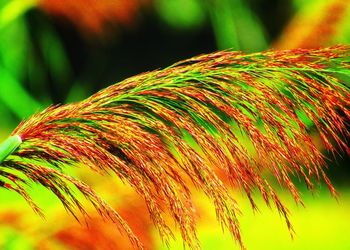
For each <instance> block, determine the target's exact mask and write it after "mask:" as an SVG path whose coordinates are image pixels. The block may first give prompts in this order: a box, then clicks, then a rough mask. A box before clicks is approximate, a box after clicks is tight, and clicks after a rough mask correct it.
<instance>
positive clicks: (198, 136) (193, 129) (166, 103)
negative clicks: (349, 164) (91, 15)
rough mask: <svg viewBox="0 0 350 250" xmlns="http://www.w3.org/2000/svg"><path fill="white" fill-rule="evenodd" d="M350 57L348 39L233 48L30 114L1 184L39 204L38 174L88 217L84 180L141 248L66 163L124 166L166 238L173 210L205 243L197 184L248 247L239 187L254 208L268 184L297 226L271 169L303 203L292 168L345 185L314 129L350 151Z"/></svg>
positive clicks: (0, 171)
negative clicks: (283, 47) (34, 188)
mask: <svg viewBox="0 0 350 250" xmlns="http://www.w3.org/2000/svg"><path fill="white" fill-rule="evenodd" d="M349 62H350V48H349V47H346V46H336V47H331V48H324V49H314V50H301V49H299V50H287V51H273V52H272V51H268V52H263V53H255V54H248V55H246V54H242V53H238V52H231V51H224V52H217V53H212V54H208V55H201V56H198V57H194V58H191V59H189V60H185V61H182V62H179V63H176V64H174V65H172V66H170V67H168V68H165V69H162V70H157V71H153V72H148V73H144V74H140V75H137V76H135V77H131V78H128V79H126V80H124V81H122V82H120V83H117V84H115V85H112V86H110V87H108V88H106V89H103V90H101V91H99V92H98V93H96V94H94V95H93V96H91V97H89V98H88V99H86V100H84V101H81V102H78V103H72V104H67V105H56V106H52V107H49V108H47V109H46V110H44V111H42V112H41V113H38V114H34V115H33V116H32V117H30V118H29V119H27V120H26V121H23V122H22V123H21V124H20V125H19V126H18V127H17V128H16V129H15V130H14V131H13V133H12V136H18V137H16V138H20V140H21V143H20V145H16V148H15V149H14V151H13V152H12V153H11V154H10V155H8V156H7V157H6V158H5V159H3V161H2V162H1V164H0V177H1V184H2V186H3V187H4V188H7V189H11V190H13V191H16V192H17V193H19V194H20V195H22V196H23V197H24V198H25V199H26V200H27V201H28V202H29V204H30V205H31V206H32V207H33V208H34V210H35V211H37V212H38V213H41V211H40V209H39V208H38V207H37V205H36V204H35V203H34V202H33V201H32V200H31V198H30V197H29V195H28V194H27V192H26V190H27V189H28V185H29V184H30V183H31V182H35V183H39V184H41V185H43V186H44V187H46V188H47V189H49V190H51V191H52V192H53V193H54V194H55V195H56V196H57V197H58V198H59V199H60V200H61V201H62V204H63V205H64V206H65V208H66V209H67V210H68V211H69V212H71V213H72V214H73V215H74V216H76V215H77V212H81V213H82V214H86V211H85V210H84V207H83V206H82V204H81V201H79V199H77V198H76V196H75V195H74V193H73V191H72V186H73V187H75V188H76V189H78V190H79V191H80V192H81V193H82V194H83V195H84V196H85V197H86V198H87V199H88V200H89V201H91V203H92V204H93V205H94V207H95V208H96V209H97V210H98V212H99V213H100V214H101V216H103V217H106V218H109V219H111V220H113V221H115V222H116V223H117V224H118V225H119V226H121V228H122V229H123V230H124V231H125V232H126V233H127V235H128V236H129V238H130V240H131V241H132V243H133V245H134V246H135V247H137V248H142V244H141V243H140V242H139V240H138V239H137V237H136V236H135V235H134V234H133V232H132V231H131V230H130V228H129V227H128V224H127V223H126V222H125V221H124V220H123V219H122V218H121V217H120V216H119V215H118V213H117V212H116V211H115V210H113V209H112V208H111V207H110V206H109V205H108V204H106V203H105V202H104V201H103V200H102V199H101V198H100V197H99V196H98V195H97V194H96V193H95V192H94V191H93V190H92V189H91V188H90V187H89V186H88V185H86V184H84V183H82V182H80V181H79V180H77V179H75V178H73V177H71V176H68V175H67V174H65V173H64V171H65V169H66V168H67V167H71V166H78V165H79V166H86V167H88V168H90V169H92V170H93V171H95V172H96V173H99V174H106V173H115V174H116V175H117V176H118V177H119V178H120V179H121V180H123V182H125V183H127V184H128V185H131V186H132V187H133V188H134V189H135V191H136V192H137V193H138V195H140V196H141V197H142V198H143V199H144V201H145V203H146V205H147V208H148V211H149V213H150V217H151V219H152V221H153V223H154V224H155V225H156V227H157V229H158V231H159V233H160V235H161V237H162V238H163V240H164V241H165V242H168V241H169V239H170V238H171V237H173V234H172V230H171V228H170V226H169V225H168V222H167V221H166V220H165V219H164V216H165V214H166V213H168V214H170V215H171V216H172V218H173V219H174V221H175V223H176V224H177V226H178V227H179V229H180V231H181V235H182V238H183V240H184V242H185V243H186V244H187V245H188V246H190V247H191V248H193V249H197V248H199V242H198V239H197V235H196V227H195V216H194V215H195V204H193V203H192V199H191V187H192V186H194V187H196V188H198V189H201V190H202V191H203V192H204V193H205V194H206V195H207V196H208V197H209V198H210V199H211V201H212V202H213V205H214V207H215V210H216V215H217V219H218V221H219V222H220V223H221V225H222V227H223V228H227V229H228V230H229V231H230V232H231V234H232V235H233V236H234V237H235V239H236V240H237V242H238V243H239V244H240V245H241V246H242V247H243V242H242V240H241V233H240V227H239V222H238V219H237V216H238V215H239V213H240V211H239V206H238V204H237V202H236V201H235V198H234V197H233V196H232V194H231V193H230V192H229V189H230V187H235V188H238V189H242V190H243V191H244V192H245V193H246V195H247V197H248V199H249V200H250V202H251V205H252V207H253V209H255V208H256V204H255V202H254V198H253V195H252V193H253V191H254V190H258V191H259V192H260V193H261V195H262V197H263V199H264V200H265V202H266V204H267V205H268V206H270V205H274V206H275V207H276V208H277V209H278V211H279V212H280V213H281V214H282V215H283V216H284V217H285V219H286V222H287V226H288V227H289V229H290V230H291V231H292V230H293V229H292V226H291V224H290V222H289V219H288V210H287V208H286V207H285V206H284V205H283V203H282V201H281V200H280V199H279V197H278V195H277V193H276V191H275V189H274V187H273V185H272V183H270V181H268V179H267V178H266V177H269V176H273V177H274V178H275V179H276V180H277V181H278V183H279V184H280V185H281V186H284V187H285V188H286V189H287V190H289V191H290V193H291V194H292V195H293V197H294V199H295V200H296V202H297V203H301V204H302V200H301V198H300V195H299V192H298V190H297V188H296V186H295V185H294V184H293V182H292V180H291V177H292V176H297V177H299V178H300V179H303V180H304V181H305V183H306V185H307V187H308V188H310V189H312V188H313V187H314V183H315V181H316V183H317V182H319V181H321V180H323V181H325V183H326V184H327V185H328V187H329V189H330V191H331V192H332V193H333V194H335V190H334V188H333V187H332V184H331V183H330V181H329V179H328V178H327V176H326V175H325V173H324V167H325V159H324V156H323V155H322V153H321V152H320V150H319V149H318V148H317V147H316V145H315V143H314V142H313V140H312V138H311V132H310V130H311V128H312V129H315V130H316V131H317V133H318V134H319V136H320V138H321V139H322V142H323V144H324V147H325V148H326V149H327V150H329V151H331V152H335V150H345V151H346V152H347V153H349V148H348V146H347V144H346V141H345V140H346V138H347V137H348V131H347V130H346V123H347V121H348V120H349V117H350V112H349V104H350V98H349V96H350V92H349V85H348V84H349V72H350V70H349V68H350V64H349ZM344 138H345V139H344ZM0 155H1V154H0ZM269 180H271V178H269Z"/></svg>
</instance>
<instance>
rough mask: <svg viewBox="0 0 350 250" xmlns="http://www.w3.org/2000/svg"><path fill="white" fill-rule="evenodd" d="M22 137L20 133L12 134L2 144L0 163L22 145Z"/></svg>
mask: <svg viewBox="0 0 350 250" xmlns="http://www.w3.org/2000/svg"><path fill="white" fill-rule="evenodd" d="M21 143H22V139H21V137H20V136H19V135H14V136H10V137H9V138H7V139H6V140H5V141H4V142H3V143H2V144H1V145H0V163H2V162H3V161H4V160H5V159H6V158H7V157H8V156H9V155H10V154H12V153H13V152H14V151H15V150H16V149H17V148H18V147H19V145H21Z"/></svg>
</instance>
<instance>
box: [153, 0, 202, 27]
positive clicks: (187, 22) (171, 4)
mask: <svg viewBox="0 0 350 250" xmlns="http://www.w3.org/2000/svg"><path fill="white" fill-rule="evenodd" d="M154 5H155V7H156V9H157V11H158V13H159V15H160V17H161V18H162V19H163V20H164V21H165V22H166V23H167V24H169V25H171V26H172V27H174V28H182V29H191V28H194V27H198V26H200V25H201V24H203V22H204V20H205V14H206V13H205V7H204V6H203V2H202V1H201V0H155V1H154Z"/></svg>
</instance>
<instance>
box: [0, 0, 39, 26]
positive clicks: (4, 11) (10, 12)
mask: <svg viewBox="0 0 350 250" xmlns="http://www.w3.org/2000/svg"><path fill="white" fill-rule="evenodd" d="M2 2H3V3H2V5H1V8H0V29H1V28H3V27H5V26H6V25H8V24H9V23H11V22H13V21H14V20H15V19H17V18H18V17H19V16H22V15H23V13H25V12H26V11H27V10H28V9H30V8H32V7H33V6H34V5H35V4H36V2H37V0H10V1H6V0H5V1H2Z"/></svg>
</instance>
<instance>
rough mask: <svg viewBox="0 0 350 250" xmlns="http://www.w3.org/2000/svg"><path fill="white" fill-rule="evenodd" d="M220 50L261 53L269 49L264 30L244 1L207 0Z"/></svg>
mask: <svg viewBox="0 0 350 250" xmlns="http://www.w3.org/2000/svg"><path fill="white" fill-rule="evenodd" d="M207 4H208V10H209V13H210V17H211V21H212V25H213V29H214V32H215V37H216V41H217V44H218V48H219V49H220V50H222V49H228V48H232V49H234V50H243V51H248V52H253V51H261V50H264V49H266V48H267V42H266V39H265V32H264V28H263V26H262V25H261V23H260V21H259V20H258V19H257V17H256V16H255V15H254V13H253V12H252V11H251V10H250V9H249V7H248V6H247V5H246V4H245V2H244V1H242V0H219V1H213V0H207Z"/></svg>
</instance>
